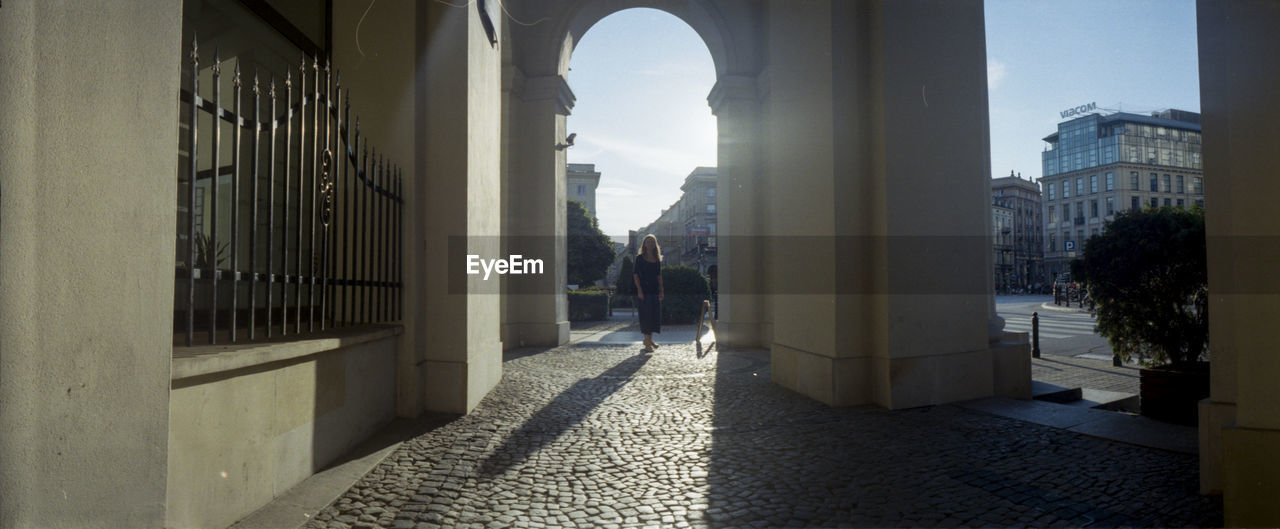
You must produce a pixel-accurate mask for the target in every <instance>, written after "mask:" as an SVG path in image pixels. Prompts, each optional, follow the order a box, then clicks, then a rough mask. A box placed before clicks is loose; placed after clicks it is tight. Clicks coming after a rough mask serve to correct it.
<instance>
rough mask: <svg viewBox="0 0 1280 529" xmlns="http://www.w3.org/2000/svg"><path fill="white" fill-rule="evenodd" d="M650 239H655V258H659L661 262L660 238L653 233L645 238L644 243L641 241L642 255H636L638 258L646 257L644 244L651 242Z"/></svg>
mask: <svg viewBox="0 0 1280 529" xmlns="http://www.w3.org/2000/svg"><path fill="white" fill-rule="evenodd" d="M649 239H653V253H655V254H656V255H655V257H657V258H658V260H659V261H661V260H662V247H661V246H659V245H658V237H657V236H656V235H654V234H652V233H650V234H648V235H645V236H644V240H643V241H640V253H638V254H636V255H638V256H640V257H644V243H646V242H649Z"/></svg>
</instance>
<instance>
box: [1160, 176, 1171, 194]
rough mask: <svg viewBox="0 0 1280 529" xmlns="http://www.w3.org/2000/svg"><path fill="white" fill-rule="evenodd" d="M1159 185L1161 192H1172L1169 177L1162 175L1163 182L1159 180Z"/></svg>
mask: <svg viewBox="0 0 1280 529" xmlns="http://www.w3.org/2000/svg"><path fill="white" fill-rule="evenodd" d="M1160 183H1161V187H1160V190H1161V191H1164V192H1165V193H1172V192H1173V184H1171V183H1170V178H1169V175H1164V180H1161V181H1160Z"/></svg>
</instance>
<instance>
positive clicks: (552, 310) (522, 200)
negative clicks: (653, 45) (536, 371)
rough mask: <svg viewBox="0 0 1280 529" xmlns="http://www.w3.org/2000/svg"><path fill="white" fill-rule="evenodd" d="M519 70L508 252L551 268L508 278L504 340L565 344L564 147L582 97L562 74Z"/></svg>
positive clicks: (510, 136) (514, 87) (511, 136)
mask: <svg viewBox="0 0 1280 529" xmlns="http://www.w3.org/2000/svg"><path fill="white" fill-rule="evenodd" d="M511 69H512V70H513V75H511V78H512V80H511V87H510V92H509V94H510V95H509V97H508V101H509V102H510V104H511V109H510V113H511V116H510V123H511V125H512V126H511V128H510V130H508V131H507V133H506V134H507V144H508V146H507V152H508V153H509V156H510V160H509V161H508V163H507V166H508V174H507V175H506V176H505V181H506V182H507V184H508V185H509V189H508V191H507V193H508V199H507V204H506V206H505V209H506V220H505V223H506V227H505V232H504V235H505V237H504V239H505V244H506V247H507V251H506V252H505V253H507V254H511V253H518V254H521V255H523V256H525V257H529V258H534V259H541V260H542V261H543V266H544V268H543V274H541V275H537V276H521V277H518V278H517V277H509V278H508V279H507V283H506V285H505V290H506V309H505V315H506V319H505V320H504V322H503V325H504V336H505V337H506V340H508V341H509V343H506V344H504V345H505V346H507V347H524V346H531V345H541V346H555V345H561V344H565V343H568V342H569V310H568V304H567V298H566V297H565V289H566V288H567V284H566V281H567V275H566V274H567V268H566V264H567V261H566V248H567V247H566V244H565V242H566V239H565V215H566V211H565V149H564V148H562V147H558V145H562V144H564V141H565V135H566V132H565V117H566V116H568V115H569V111H570V109H572V108H573V102H574V96H573V91H571V90H570V89H569V84H568V82H566V81H565V79H564V77H563V76H561V75H541V76H534V77H527V78H526V77H525V76H524V75H523V74H521V73H520V71H519V70H518V69H515V68H511Z"/></svg>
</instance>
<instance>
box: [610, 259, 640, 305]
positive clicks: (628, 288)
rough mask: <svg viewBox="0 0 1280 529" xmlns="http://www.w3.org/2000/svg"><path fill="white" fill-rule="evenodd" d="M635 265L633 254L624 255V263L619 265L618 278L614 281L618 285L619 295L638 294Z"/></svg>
mask: <svg viewBox="0 0 1280 529" xmlns="http://www.w3.org/2000/svg"><path fill="white" fill-rule="evenodd" d="M633 275H635V265H634V264H632V262H631V256H624V257H623V258H622V264H621V265H619V266H618V280H617V281H616V282H615V283H614V284H615V285H617V287H618V296H620V297H626V296H634V295H636V282H635V278H634V277H632V276H633Z"/></svg>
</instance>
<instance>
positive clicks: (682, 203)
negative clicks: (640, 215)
mask: <svg viewBox="0 0 1280 529" xmlns="http://www.w3.org/2000/svg"><path fill="white" fill-rule="evenodd" d="M680 191H682V193H681V195H680V199H679V200H676V201H675V203H673V204H671V206H670V207H668V208H667V209H664V210H662V213H661V214H660V215H659V216H658V219H657V220H655V221H654V222H652V223H650V224H649V225H648V226H645V227H643V228H641V229H640V231H639V236H640V237H641V238H643V237H644V236H645V235H647V234H650V233H652V234H654V235H655V236H657V237H658V244H659V245H661V246H662V257H663V260H664V262H665V264H666V265H667V266H676V265H685V266H690V267H693V268H696V269H697V270H698V271H699V272H702V273H705V272H706V270H707V268H708V267H710V266H712V265H714V264H716V192H717V191H716V168H715V167H696V168H694V170H693V171H691V172H690V173H689V175H688V176H686V177H685V179H684V183H683V184H681V185H680ZM639 243H640V241H636V242H635V244H637V246H636V247H637V248H638V247H639V246H638V244H639Z"/></svg>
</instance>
